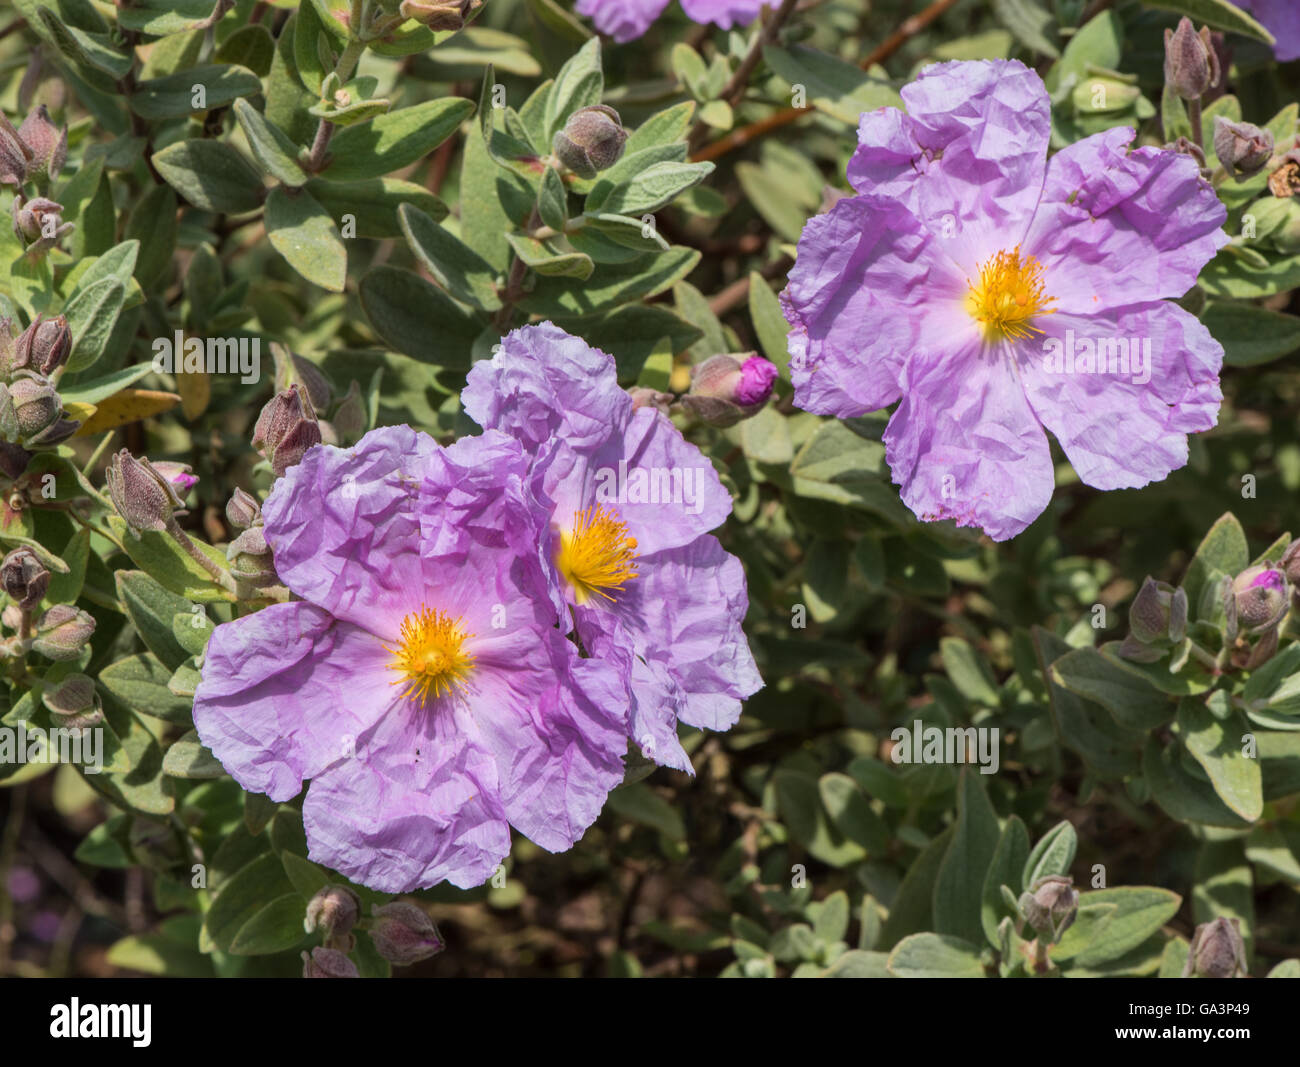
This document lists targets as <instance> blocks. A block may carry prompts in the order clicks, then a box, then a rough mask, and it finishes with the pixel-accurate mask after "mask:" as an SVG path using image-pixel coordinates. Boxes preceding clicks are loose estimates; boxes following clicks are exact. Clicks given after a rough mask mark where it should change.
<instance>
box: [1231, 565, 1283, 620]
mask: <svg viewBox="0 0 1300 1067" xmlns="http://www.w3.org/2000/svg"><path fill="white" fill-rule="evenodd" d="M1289 592H1290V591H1289V589H1288V588H1287V581H1286V575H1285V574H1283V573H1282V571H1280V570H1278V569H1277V568H1276V567H1274V566H1272V565H1270V564H1261V565H1260V566H1256V567H1250V568H1249V569H1247V570H1244V571H1242V572H1241V573H1240V574H1239V575H1237V577H1236V578H1234V579H1233V580H1232V585H1231V586H1230V594H1231V597H1232V601H1233V609H1234V610H1235V616H1236V620H1237V625H1238V626H1240V627H1241V628H1242V629H1243V630H1245V631H1246V632H1247V633H1251V634H1257V633H1262V632H1264V631H1265V630H1268V629H1271V628H1272V627H1274V626H1276V625H1277V624H1278V623H1279V622H1281V621H1282V616H1284V615H1285V614H1286V610H1287V600H1288V597H1289Z"/></svg>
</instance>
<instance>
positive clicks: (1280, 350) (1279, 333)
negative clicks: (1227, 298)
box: [1201, 300, 1300, 367]
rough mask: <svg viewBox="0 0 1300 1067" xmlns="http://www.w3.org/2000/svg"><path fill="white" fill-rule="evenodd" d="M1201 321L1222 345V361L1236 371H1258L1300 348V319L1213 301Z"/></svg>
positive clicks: (1262, 309)
mask: <svg viewBox="0 0 1300 1067" xmlns="http://www.w3.org/2000/svg"><path fill="white" fill-rule="evenodd" d="M1201 321H1202V322H1203V323H1204V324H1205V328H1206V329H1208V330H1209V331H1210V333H1211V334H1213V335H1214V339H1215V340H1216V341H1218V342H1219V344H1221V345H1223V361H1224V362H1225V363H1227V364H1229V365H1230V366H1233V367H1255V366H1258V365H1259V364H1261V363H1269V362H1271V361H1272V360H1275V359H1278V358H1280V357H1282V356H1286V355H1290V354H1291V353H1292V352H1294V351H1295V350H1296V349H1297V348H1300V316H1296V315H1285V314H1283V313H1282V312H1280V311H1269V310H1268V309H1267V308H1262V307H1257V306H1255V305H1254V304H1239V303H1228V302H1222V301H1217V300H1213V301H1211V302H1210V303H1209V304H1208V305H1207V306H1206V308H1205V312H1204V314H1203V315H1202V316H1201Z"/></svg>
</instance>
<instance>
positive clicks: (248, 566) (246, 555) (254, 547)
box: [226, 526, 278, 585]
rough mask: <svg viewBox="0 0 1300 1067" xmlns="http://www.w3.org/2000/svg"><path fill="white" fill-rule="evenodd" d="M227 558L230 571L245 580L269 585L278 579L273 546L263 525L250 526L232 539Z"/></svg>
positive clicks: (227, 550)
mask: <svg viewBox="0 0 1300 1067" xmlns="http://www.w3.org/2000/svg"><path fill="white" fill-rule="evenodd" d="M226 559H228V560H230V573H231V574H233V575H234V576H235V577H236V578H240V579H242V580H243V581H246V582H251V583H253V584H254V585H267V584H270V583H272V582H275V581H277V580H278V579H277V577H276V573H275V561H274V558H273V556H272V554H271V546H270V545H268V544H267V543H266V533H265V531H264V530H263V529H262V527H261V526H252V527H249V529H247V530H245V531H244V532H243V533H241V534H240V535H239V536H238V537H236V538H235V539H234V540H233V541H231V542H230V547H229V548H227V549H226Z"/></svg>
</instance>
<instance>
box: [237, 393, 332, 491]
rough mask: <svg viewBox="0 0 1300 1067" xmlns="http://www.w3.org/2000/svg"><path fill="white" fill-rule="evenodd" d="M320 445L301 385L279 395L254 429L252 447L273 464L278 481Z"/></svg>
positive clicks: (318, 435) (314, 416) (270, 402)
mask: <svg viewBox="0 0 1300 1067" xmlns="http://www.w3.org/2000/svg"><path fill="white" fill-rule="evenodd" d="M320 443H321V432H320V425H319V424H318V423H317V422H316V413H315V411H314V409H313V408H312V404H311V399H310V398H309V396H308V394H307V391H306V390H305V389H304V388H303V387H302V386H300V385H296V384H295V385H291V386H289V388H288V389H285V390H284V391H282V392H279V393H276V394H275V396H273V397H272V398H271V399H270V401H268V402H267V404H266V406H265V407H264V408H262V413H261V414H260V415H259V416H258V417H257V425H256V426H255V427H254V428H253V447H254V448H255V449H257V451H258V452H260V453H261V454H262V456H263V457H264V458H265V459H266V461H267V462H268V463H270V464H271V470H272V471H273V472H274V473H275V476H276V477H277V478H278V477H280V476H281V475H282V474H284V472H285V471H287V470H288V469H289V468H290V467H293V466H295V465H296V464H297V463H298V462H299V461H300V460H301V459H302V457H303V456H304V455H305V454H306V452H307V450H308V449H309V448H311V447H312V446H314V445H318V444H320Z"/></svg>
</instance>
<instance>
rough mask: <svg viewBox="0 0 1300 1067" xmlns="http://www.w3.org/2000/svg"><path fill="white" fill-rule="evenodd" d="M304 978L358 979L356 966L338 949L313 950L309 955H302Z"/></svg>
mask: <svg viewBox="0 0 1300 1067" xmlns="http://www.w3.org/2000/svg"><path fill="white" fill-rule="evenodd" d="M302 976H303V977H304V978H360V977H361V975H360V974H359V973H358V971H357V965H356V964H355V963H353V962H352V961H351V960H350V959H348V958H347V956H345V955H344V954H343V953H342V952H339V951H338V949H333V948H314V949H312V950H311V955H310V956H309V955H307V953H305V952H304V953H303V954H302Z"/></svg>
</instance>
